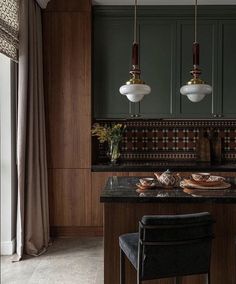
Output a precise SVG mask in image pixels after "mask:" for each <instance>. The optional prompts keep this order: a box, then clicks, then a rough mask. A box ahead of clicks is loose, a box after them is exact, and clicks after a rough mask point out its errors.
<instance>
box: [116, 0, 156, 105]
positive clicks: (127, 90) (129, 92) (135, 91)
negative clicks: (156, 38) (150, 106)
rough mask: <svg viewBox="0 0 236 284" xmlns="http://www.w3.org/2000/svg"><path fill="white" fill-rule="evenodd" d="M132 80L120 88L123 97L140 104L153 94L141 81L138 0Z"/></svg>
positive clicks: (135, 11)
mask: <svg viewBox="0 0 236 284" xmlns="http://www.w3.org/2000/svg"><path fill="white" fill-rule="evenodd" d="M129 73H130V75H131V79H130V80H129V81H128V82H126V84H125V85H123V86H121V87H120V90H119V91H120V93H121V95H124V96H126V97H127V99H128V100H129V101H131V102H133V103H137V102H140V101H141V100H142V99H143V97H144V96H145V95H148V94H149V93H150V92H151V88H150V87H149V86H148V85H146V84H145V83H144V82H143V81H142V80H141V79H140V74H141V70H140V67H139V44H138V42H137V0H135V8H134V42H133V46H132V69H131V70H130V72H129Z"/></svg>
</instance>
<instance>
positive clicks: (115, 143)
mask: <svg viewBox="0 0 236 284" xmlns="http://www.w3.org/2000/svg"><path fill="white" fill-rule="evenodd" d="M107 155H108V157H109V158H110V162H111V164H113V165H114V164H116V163H117V160H118V158H119V157H120V140H110V141H108V153H107Z"/></svg>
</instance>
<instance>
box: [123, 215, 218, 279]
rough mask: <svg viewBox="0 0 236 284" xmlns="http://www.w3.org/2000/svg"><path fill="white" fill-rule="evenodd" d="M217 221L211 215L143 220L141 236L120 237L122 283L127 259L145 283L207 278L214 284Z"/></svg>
mask: <svg viewBox="0 0 236 284" xmlns="http://www.w3.org/2000/svg"><path fill="white" fill-rule="evenodd" d="M213 223H214V221H213V219H212V217H211V215H210V214H209V213H208V212H203V213H195V214H184V215H157V216H143V218H142V220H141V221H140V222H139V233H129V234H124V235H121V236H120V237H119V245H120V283H121V284H125V256H126V257H127V258H128V259H129V261H130V262H131V263H132V265H133V266H134V268H135V269H136V270H137V283H141V282H142V281H145V280H154V279H160V278H169V277H175V281H176V282H175V283H180V282H179V281H180V279H181V277H182V276H185V275H194V274H206V276H207V277H206V283H208V284H210V256H211V242H212V239H213V232H212V230H213Z"/></svg>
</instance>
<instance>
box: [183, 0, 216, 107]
mask: <svg viewBox="0 0 236 284" xmlns="http://www.w3.org/2000/svg"><path fill="white" fill-rule="evenodd" d="M194 25H195V29H194V30H195V31H194V34H195V35H194V37H195V39H194V43H193V70H192V71H191V72H190V74H192V76H193V78H192V79H191V80H190V81H189V82H188V83H187V84H186V85H184V86H182V87H181V89H180V93H181V94H182V95H185V96H187V97H188V99H189V100H190V101H191V102H194V103H195V102H200V101H201V100H202V99H203V98H204V97H205V95H210V94H211V93H212V87H211V86H210V85H207V84H205V82H204V81H203V80H202V79H200V75H201V70H200V69H199V49H200V48H199V43H198V42H197V0H195V23H194Z"/></svg>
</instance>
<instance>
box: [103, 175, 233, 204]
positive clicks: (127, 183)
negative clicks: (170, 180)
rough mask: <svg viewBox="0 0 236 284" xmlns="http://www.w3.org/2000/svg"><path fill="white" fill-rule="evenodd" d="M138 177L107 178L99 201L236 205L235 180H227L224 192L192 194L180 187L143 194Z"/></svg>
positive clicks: (197, 191)
mask: <svg viewBox="0 0 236 284" xmlns="http://www.w3.org/2000/svg"><path fill="white" fill-rule="evenodd" d="M138 182H139V177H117V176H113V177H110V178H108V180H107V184H106V186H105V188H104V190H103V191H102V193H101V196H100V201H101V202H103V203H106V202H123V203H130V202H133V203H151V202H156V203H158V202H162V203H176V202H177V203H198V202H199V203H201V202H210V203H211V202H214V203H236V178H228V179H227V182H230V183H231V185H232V186H231V188H229V189H224V190H213V189H211V190H196V191H195V192H194V193H193V192H191V193H189V192H185V189H182V188H180V187H178V188H173V189H164V188H161V187H160V188H157V189H151V190H147V191H145V192H142V193H140V192H137V186H136V184H137V183H138Z"/></svg>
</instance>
